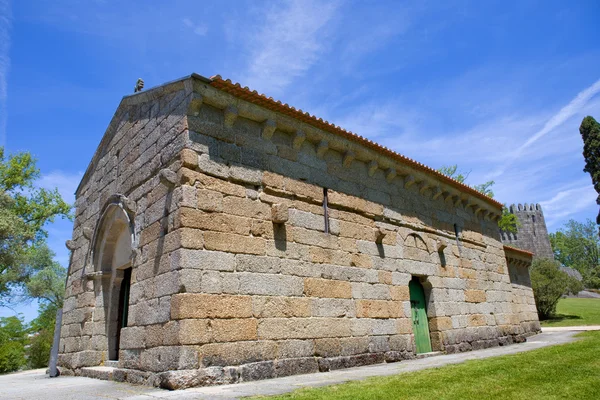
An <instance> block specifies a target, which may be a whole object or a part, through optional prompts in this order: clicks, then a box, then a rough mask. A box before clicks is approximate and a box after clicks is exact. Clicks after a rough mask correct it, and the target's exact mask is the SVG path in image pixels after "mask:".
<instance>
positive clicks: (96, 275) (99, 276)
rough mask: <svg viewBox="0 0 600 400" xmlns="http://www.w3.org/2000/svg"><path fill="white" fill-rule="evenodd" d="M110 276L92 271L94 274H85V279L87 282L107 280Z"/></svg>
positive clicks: (107, 273) (102, 272) (109, 274)
mask: <svg viewBox="0 0 600 400" xmlns="http://www.w3.org/2000/svg"><path fill="white" fill-rule="evenodd" d="M110 276H111V273H110V272H105V271H94V272H88V273H87V274H85V277H86V278H87V280H93V279H108V278H110Z"/></svg>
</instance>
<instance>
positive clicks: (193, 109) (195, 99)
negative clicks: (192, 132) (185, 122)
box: [189, 92, 204, 117]
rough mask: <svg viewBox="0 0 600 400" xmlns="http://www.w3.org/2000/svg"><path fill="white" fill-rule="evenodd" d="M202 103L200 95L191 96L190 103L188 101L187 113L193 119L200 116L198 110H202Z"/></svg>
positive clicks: (202, 99)
mask: <svg viewBox="0 0 600 400" xmlns="http://www.w3.org/2000/svg"><path fill="white" fill-rule="evenodd" d="M203 102H204V98H203V97H202V95H201V94H199V93H195V92H194V94H193V95H192V101H190V107H189V113H190V114H192V115H193V116H194V117H197V116H198V115H200V108H202V103H203Z"/></svg>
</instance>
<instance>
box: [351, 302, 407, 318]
mask: <svg viewBox="0 0 600 400" xmlns="http://www.w3.org/2000/svg"><path fill="white" fill-rule="evenodd" d="M356 316H357V317H358V318H400V317H403V316H404V308H403V305H402V302H397V301H389V300H357V301H356Z"/></svg>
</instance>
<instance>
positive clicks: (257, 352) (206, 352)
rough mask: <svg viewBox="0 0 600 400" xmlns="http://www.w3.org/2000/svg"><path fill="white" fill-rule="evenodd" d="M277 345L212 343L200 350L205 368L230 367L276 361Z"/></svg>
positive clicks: (252, 342)
mask: <svg viewBox="0 0 600 400" xmlns="http://www.w3.org/2000/svg"><path fill="white" fill-rule="evenodd" d="M276 354H277V344H276V343H275V342H273V341H251V342H230V343H210V344H205V345H203V346H202V347H200V349H199V357H200V362H201V364H202V366H203V367H211V366H228V365H241V364H247V363H253V362H258V361H264V360H274V359H275V356H276Z"/></svg>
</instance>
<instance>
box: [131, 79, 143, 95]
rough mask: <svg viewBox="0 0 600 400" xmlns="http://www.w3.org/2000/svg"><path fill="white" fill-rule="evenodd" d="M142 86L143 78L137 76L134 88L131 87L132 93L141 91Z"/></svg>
mask: <svg viewBox="0 0 600 400" xmlns="http://www.w3.org/2000/svg"><path fill="white" fill-rule="evenodd" d="M143 88H144V80H143V79H142V78H138V80H137V82H136V83H135V88H134V89H133V93H137V92H141V91H142V89H143Z"/></svg>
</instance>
